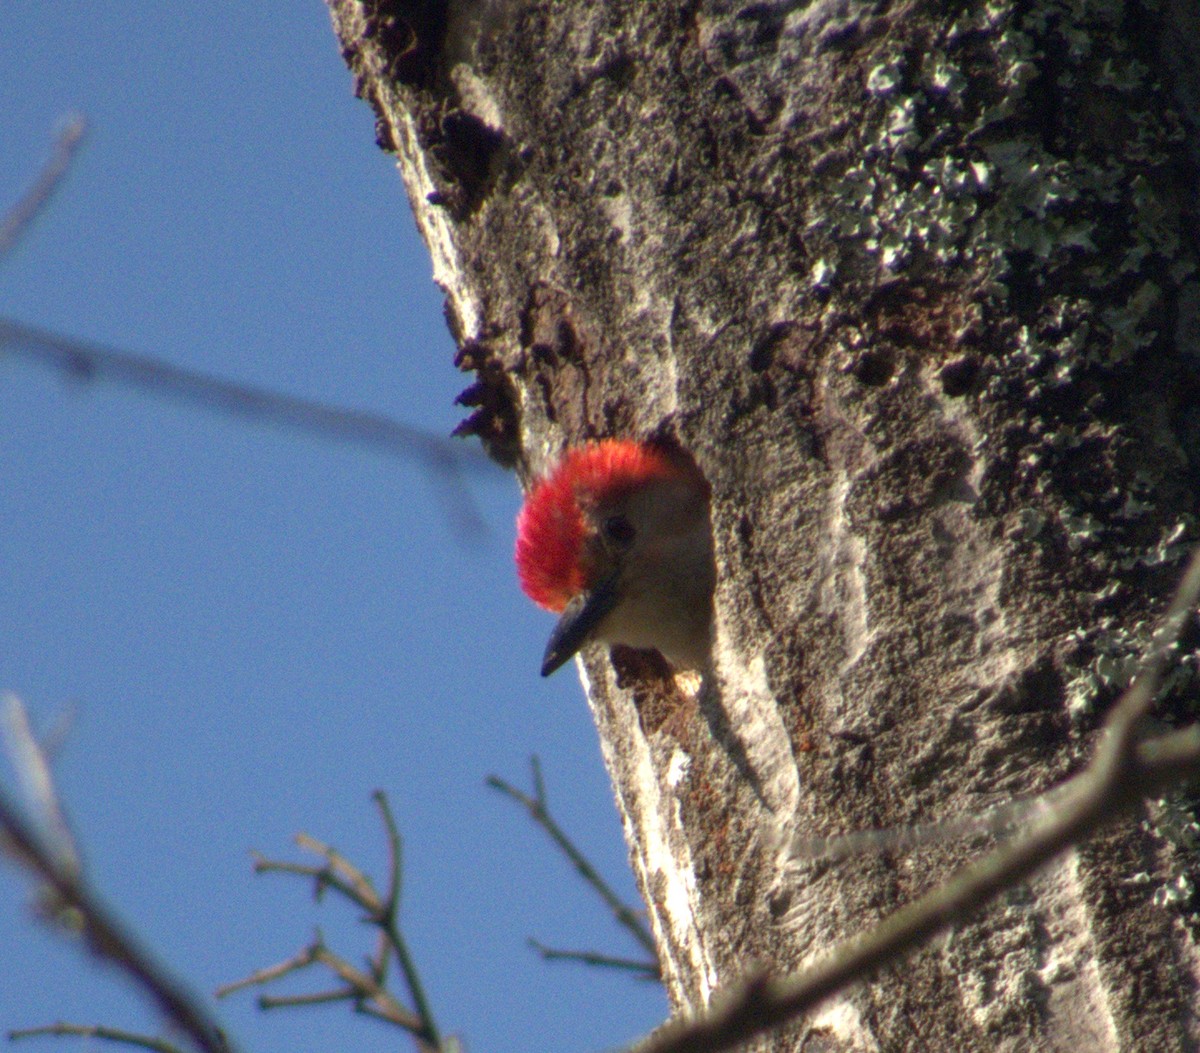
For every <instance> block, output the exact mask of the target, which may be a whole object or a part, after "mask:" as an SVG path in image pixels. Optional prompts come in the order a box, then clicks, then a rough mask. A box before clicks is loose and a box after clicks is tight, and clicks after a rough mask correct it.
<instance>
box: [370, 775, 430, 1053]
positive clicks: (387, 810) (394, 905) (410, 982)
mask: <svg viewBox="0 0 1200 1053" xmlns="http://www.w3.org/2000/svg"><path fill="white" fill-rule="evenodd" d="M371 799H372V800H373V801H374V802H375V804H376V806H377V807H378V808H379V816H380V818H381V819H382V820H383V826H384V830H385V831H386V833H387V839H388V856H389V873H388V896H387V901H386V904H385V906H384V908H383V910H382V911H381V913H380V915H379V917H378V918H376V919H375V922H376V924H377V925H379V928H380V931H382V932H384V933H385V934H386V935H387V938H388V941H389V942H390V943H391V945H392V950H393V951H394V952H395V954H396V961H397V962H399V963H400V971H401V972H402V973H403V974H404V983H405V986H406V987H407V988H408V993H409V997H411V998H412V1003H413V1008H414V1009H416V1011H417V1016H419V1017H420V1019H421V1025H422V1026H421V1033H422V1034H423V1035H424V1037H425V1040H426V1041H427V1042H428V1043H429V1045H430V1046H432V1047H433V1049H435V1050H439V1049H441V1048H442V1036H441V1033H440V1032H439V1030H438V1026H437V1022H436V1021H435V1019H434V1016H433V1008H432V1006H430V1004H429V999H428V997H427V996H426V994H425V986H424V984H422V983H421V977H420V974H419V973H418V972H417V966H416V963H415V962H414V961H413V958H412V955H411V954H410V953H409V950H408V943H407V941H405V939H404V934H403V933H402V932H401V931H400V918H399V910H400V889H401V883H402V881H403V873H402V871H403V867H402V865H401V864H402V860H403V845H402V842H401V840H400V830H399V828H398V827H397V826H396V819H395V816H394V815H393V814H392V809H391V806H390V805H389V804H388V799H387V796H386V795H385V794H384V792H383V791H382V790H376V791H375V792H374V793H373V794H371ZM382 958H383V956H381V960H382Z"/></svg>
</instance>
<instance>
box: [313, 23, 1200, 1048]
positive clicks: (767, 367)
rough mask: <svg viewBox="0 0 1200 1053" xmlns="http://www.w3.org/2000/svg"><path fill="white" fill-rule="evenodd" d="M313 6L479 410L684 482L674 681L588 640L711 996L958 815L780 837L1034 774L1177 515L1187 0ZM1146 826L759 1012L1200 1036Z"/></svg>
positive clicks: (1081, 705) (1183, 876) (967, 802)
mask: <svg viewBox="0 0 1200 1053" xmlns="http://www.w3.org/2000/svg"><path fill="white" fill-rule="evenodd" d="M330 3H331V7H332V10H333V17H334V23H335V26H336V29H337V32H338V34H339V37H340V39H341V41H342V45H343V49H344V54H345V57H346V59H347V62H348V63H349V65H350V67H351V69H352V70H353V71H354V73H355V74H356V75H357V77H358V85H359V91H360V93H361V94H362V95H363V97H365V98H367V99H369V100H370V101H371V103H372V104H373V105H374V107H375V109H376V112H377V114H378V116H379V135H380V141H381V143H382V144H383V145H384V146H385V147H386V148H388V149H390V150H393V151H395V153H396V155H397V157H398V160H399V164H400V168H401V171H402V173H403V176H404V179H405V183H406V185H407V188H408V193H409V197H410V200H411V203H412V206H413V210H414V212H415V213H416V217H417V222H418V225H419V226H420V228H421V230H422V232H423V234H424V236H425V239H426V241H427V242H428V244H429V247H430V250H431V252H432V255H433V259H434V267H435V278H436V280H437V281H438V282H439V283H440V284H441V286H442V287H443V289H444V290H445V292H446V296H447V314H448V317H449V320H450V324H451V327H452V329H453V332H454V335H455V337H456V339H457V340H458V341H459V344H460V347H461V352H460V362H461V363H462V364H463V365H464V366H465V367H467V368H470V369H473V370H475V371H476V372H477V373H478V382H477V383H476V384H474V385H473V386H472V387H471V388H469V389H468V391H467V392H466V393H465V394H464V398H465V401H466V403H467V404H468V405H471V406H474V407H477V409H476V412H475V413H474V414H473V415H472V417H471V418H470V420H469V421H467V422H466V424H465V430H469V431H473V432H476V433H478V434H479V435H480V436H481V437H482V438H483V440H484V441H485V443H486V444H487V445H488V447H489V449H490V450H491V451H492V452H493V453H494V454H495V455H496V456H497V457H498V458H500V459H501V460H503V461H505V462H506V463H509V464H513V465H515V466H516V467H517V468H518V470H519V472H520V474H521V476H522V478H523V479H526V480H527V479H528V478H529V477H530V476H531V475H532V474H534V473H536V472H538V471H540V470H542V469H544V468H545V467H546V465H547V464H548V463H549V462H550V461H551V460H552V459H553V457H554V456H555V454H556V453H558V452H559V451H560V450H561V449H562V448H563V447H564V446H565V445H567V444H570V443H575V442H579V441H582V440H584V439H587V438H590V437H599V436H608V435H632V436H639V437H644V436H649V435H654V436H657V437H660V438H666V439H671V440H674V441H676V442H678V443H679V445H681V446H682V447H683V448H685V449H687V450H688V451H690V452H691V453H692V455H693V456H694V457H695V459H696V461H697V462H698V463H699V465H700V466H701V467H702V468H703V470H704V471H705V473H706V474H707V476H708V479H709V481H710V482H711V484H712V489H713V502H712V524H713V532H714V538H715V546H716V553H717V567H718V586H717V595H716V610H717V624H716V644H715V659H716V668H715V673H714V674H713V675H711V676H710V677H708V681H707V682H706V684H705V686H704V689H703V690H702V691H700V692H699V693H698V694H697V693H696V692H693V691H689V690H688V685H686V684H676V683H675V681H673V680H672V679H671V678H670V677H669V676H665V675H663V671H662V669H661V667H659V666H658V665H656V663H654V662H651V661H648V660H646V659H645V658H644V656H639V655H638V654H636V653H616V654H614V655H612V656H610V655H609V654H608V653H607V652H604V651H602V650H601V649H599V648H593V649H591V653H588V655H587V656H586V660H585V661H584V663H583V667H584V681H585V685H586V688H587V692H588V697H589V700H590V703H591V705H592V708H593V712H594V714H595V718H596V724H597V728H598V730H599V733H600V737H601V742H602V745H603V750H604V756H605V758H606V761H607V763H608V767H609V770H610V772H611V774H612V779H613V784H614V788H615V791H616V796H617V801H618V804H619V807H620V809H621V812H622V815H623V817H624V822H625V831H626V835H627V837H628V840H629V844H630V851H631V855H632V860H633V866H634V870H635V872H636V874H637V878H638V881H639V883H640V886H641V888H642V891H643V894H644V896H645V899H646V903H647V905H648V906H649V909H650V916H651V919H652V922H653V925H654V928H655V932H656V935H657V938H658V942H659V947H660V954H661V958H662V961H663V964H664V969H665V974H666V978H667V983H668V986H669V989H670V994H671V997H672V999H673V1002H674V1005H675V1006H676V1008H677V1009H678V1010H680V1011H699V1010H701V1009H703V1008H704V1006H705V1005H706V1004H707V1003H708V1001H709V999H710V997H711V996H712V994H713V993H714V991H716V990H717V989H718V988H719V987H721V986H722V985H725V984H727V983H729V982H730V981H731V980H733V979H735V978H736V977H738V976H739V975H741V974H743V973H744V972H745V971H746V970H747V969H748V968H750V967H751V966H752V965H763V964H765V965H767V966H769V967H771V968H773V969H776V970H792V969H795V968H798V967H801V966H803V965H804V963H805V962H807V961H811V960H813V959H814V958H816V957H817V956H820V955H822V954H824V953H826V952H828V951H829V949H830V948H832V947H833V946H834V945H835V944H836V943H837V942H838V941H839V940H841V939H843V938H844V937H846V936H847V935H850V934H853V933H855V932H857V931H859V930H861V929H863V928H864V927H866V926H869V925H871V924H872V923H873V922H874V921H876V920H877V919H879V918H881V917H883V916H885V915H886V914H888V913H889V912H891V911H892V910H894V909H895V908H896V907H897V906H899V905H901V904H903V903H905V902H908V901H910V900H912V899H914V898H915V897H917V896H918V895H920V894H921V893H922V892H924V891H926V890H927V889H929V888H930V887H931V886H933V885H934V884H936V883H938V882H940V881H941V880H943V879H944V878H945V877H946V875H947V874H949V873H951V872H952V871H953V870H954V869H955V868H956V867H958V866H960V865H962V864H963V863H964V861H966V860H968V859H970V858H973V856H974V855H975V854H977V853H978V851H979V849H980V845H979V843H978V841H976V842H974V843H962V842H948V841H947V842H941V843H932V844H926V845H923V846H920V847H918V848H916V849H915V850H913V851H908V852H884V853H876V854H867V855H858V856H854V857H852V858H850V859H849V860H846V861H843V862H840V863H837V864H829V863H823V862H819V861H818V862H812V861H807V862H806V861H805V859H804V857H803V852H800V853H799V855H797V854H796V853H795V852H793V851H792V840H793V838H795V837H800V838H801V839H803V838H809V837H812V838H816V837H821V836H827V835H830V834H836V833H839V832H844V831H854V830H862V829H864V828H876V827H880V828H888V827H897V826H901V827H902V826H907V825H911V824H918V823H928V822H937V821H941V820H945V819H948V818H951V817H960V816H962V815H964V814H968V815H969V814H974V813H978V812H981V811H983V810H985V809H987V808H989V807H991V806H993V805H997V804H1001V803H1003V802H1006V801H1009V800H1011V799H1012V798H1013V797H1015V796H1018V795H1023V794H1029V793H1033V792H1036V791H1040V790H1043V789H1045V788H1046V787H1048V786H1051V785H1053V784H1055V783H1056V782H1058V781H1060V780H1061V779H1062V778H1063V776H1064V775H1065V774H1067V773H1068V772H1070V771H1072V770H1073V769H1075V768H1077V767H1078V766H1079V764H1080V763H1081V761H1082V760H1083V759H1084V758H1085V757H1086V755H1087V753H1088V750H1089V747H1090V744H1091V741H1092V740H1093V738H1094V734H1095V731H1096V728H1097V725H1098V722H1099V720H1100V719H1101V718H1102V716H1103V713H1104V711H1105V708H1106V706H1107V705H1108V704H1109V703H1111V701H1112V700H1113V698H1114V697H1115V695H1116V694H1117V692H1118V691H1119V690H1120V688H1121V687H1122V686H1123V684H1124V682H1125V679H1126V678H1127V677H1128V673H1129V670H1130V667H1131V662H1132V659H1133V658H1134V657H1135V656H1136V655H1138V654H1139V653H1140V650H1141V648H1142V647H1143V645H1144V644H1145V642H1146V639H1147V635H1148V631H1149V628H1150V626H1151V623H1152V618H1153V616H1154V614H1155V613H1156V612H1157V611H1158V610H1160V609H1161V606H1162V604H1163V601H1164V599H1165V597H1166V596H1167V595H1168V594H1169V592H1170V590H1171V589H1172V587H1173V585H1174V583H1175V580H1176V578H1177V576H1178V573H1179V571H1180V567H1181V562H1180V561H1181V559H1182V557H1183V555H1184V554H1185V551H1186V549H1187V547H1188V546H1189V544H1190V543H1191V542H1193V541H1194V540H1195V539H1196V537H1197V535H1198V533H1200V531H1198V529H1197V522H1196V519H1195V518H1194V512H1195V509H1196V498H1197V484H1198V483H1200V473H1198V464H1197V459H1198V457H1200V365H1198V363H1200V284H1198V282H1197V270H1196V260H1197V252H1198V247H1200V236H1198V235H1200V230H1198V229H1197V227H1198V224H1197V218H1198V211H1200V210H1198V201H1197V188H1198V186H1200V181H1198V168H1200V166H1198V164H1197V162H1198V160H1200V135H1198V131H1197V130H1198V128H1200V73H1198V72H1197V71H1198V70H1200V14H1198V13H1197V12H1198V8H1197V6H1196V4H1195V2H1194V0H1143V2H1140V3H1139V2H1135V0H1126V2H1122V0H993V2H991V3H988V4H984V3H967V2H962V3H956V2H952V0H909V2H895V3H888V2H886V0H879V2H876V3H866V2H859V0H814V2H812V3H808V4H803V3H787V2H774V3H772V2H766V3H755V4H736V3H734V4H730V3H724V2H721V0H692V2H688V3H680V4H668V3H656V2H645V3H642V2H637V0H626V2H624V3H620V2H617V3H596V2H595V0H560V2H558V3H553V4H551V3H547V2H533V0H530V2H528V3H525V2H523V3H515V2H506V0H493V2H490V3H487V2H479V3H475V4H469V3H467V2H465V0H464V2H462V3H456V4H453V5H450V6H449V7H444V6H442V5H439V4H436V3H422V4H417V3H411V4H409V3H404V2H399V0H393V2H390V3H388V2H382V0H330ZM1188 646H1189V647H1192V646H1195V640H1191V639H1190V640H1189V641H1188ZM1193 658H1194V656H1193ZM535 660H536V656H530V661H531V662H533V661H535ZM1196 668H1197V664H1196V662H1195V661H1191V662H1190V663H1188V662H1185V663H1184V664H1183V665H1182V666H1181V667H1180V670H1181V671H1180V670H1177V671H1176V674H1175V675H1174V677H1173V679H1172V681H1171V684H1170V691H1168V692H1167V693H1166V695H1165V697H1164V699H1163V700H1162V701H1161V702H1160V704H1159V706H1160V715H1161V717H1162V719H1163V720H1169V721H1179V720H1183V719H1191V711H1192V709H1193V708H1194V707H1195V706H1196V700H1197V692H1196V686H1195V681H1194V678H1193V673H1194V671H1195V669H1196ZM1152 818H1153V821H1152V822H1151V823H1150V824H1147V823H1145V821H1144V819H1145V817H1143V816H1135V817H1132V818H1130V819H1128V820H1126V821H1123V822H1121V823H1119V824H1117V825H1114V826H1113V827H1111V828H1110V831H1109V832H1108V833H1107V834H1106V835H1105V836H1102V837H1100V838H1097V839H1095V840H1094V841H1092V842H1090V843H1088V844H1085V845H1082V846H1078V847H1075V848H1072V849H1070V850H1069V851H1067V852H1065V853H1064V854H1063V855H1062V856H1061V857H1060V858H1059V859H1058V861H1057V862H1056V863H1055V864H1053V865H1052V866H1051V867H1049V868H1048V869H1046V870H1045V871H1044V872H1042V873H1041V874H1039V875H1038V876H1037V877H1036V878H1035V879H1033V880H1032V881H1030V882H1028V883H1027V884H1026V885H1024V886H1022V887H1021V888H1019V889H1017V890H1014V891H1013V892H1011V893H1010V894H1009V895H1008V896H1007V898H1005V899H1004V900H1002V901H1001V902H999V903H997V904H995V905H993V906H992V907H991V908H990V909H988V910H987V911H985V912H983V913H982V914H980V915H979V916H977V917H974V918H971V919H969V920H967V921H965V922H963V923H962V924H959V925H958V926H957V927H956V928H955V929H954V931H953V932H952V933H951V935H950V936H949V937H947V938H946V939H944V940H943V941H941V942H939V943H938V944H937V945H934V946H930V947H927V948H925V949H923V950H922V951H920V952H918V953H916V954H915V955H912V956H911V957H910V958H909V959H907V960H906V961H904V962H903V963H901V964H899V965H895V966H891V967H888V968H886V969H884V970H881V971H880V972H879V973H878V974H876V975H875V976H874V977H872V978H871V980H870V981H869V982H866V983H863V984H860V985H859V986H858V987H857V988H855V989H853V990H851V991H848V992H846V993H845V994H844V995H843V996H841V997H840V998H838V999H836V1000H834V1001H833V1002H831V1003H827V1004H826V1005H825V1007H824V1008H823V1009H821V1010H820V1011H819V1012H817V1013H816V1014H815V1015H813V1016H812V1017H811V1018H809V1019H807V1020H805V1021H798V1022H797V1023H796V1024H795V1025H794V1026H792V1027H791V1028H789V1029H788V1030H787V1032H786V1033H782V1034H777V1035H775V1036H773V1037H771V1038H769V1039H765V1040H764V1041H763V1043H762V1047H761V1048H764V1049H768V1048H769V1049H773V1050H799V1049H801V1048H803V1049H805V1050H808V1051H812V1050H816V1049H828V1050H876V1049H878V1050H886V1051H890V1050H903V1049H914V1050H953V1051H964V1050H996V1049H1003V1050H1022V1051H1023V1050H1071V1051H1076V1053H1083V1051H1091V1050H1097V1051H1106V1050H1118V1049H1119V1050H1131V1051H1132V1050H1138V1051H1143V1050H1147V1051H1148V1050H1154V1051H1157V1050H1178V1049H1195V1048H1198V1047H1200V1019H1198V1016H1197V1014H1198V1012H1200V1005H1198V995H1197V979H1198V978H1200V967H1198V958H1197V949H1196V946H1195V939H1194V937H1195V933H1196V932H1197V923H1198V922H1200V915H1198V913H1197V910H1198V908H1200V900H1198V897H1197V896H1196V894H1195V892H1194V887H1193V882H1194V881H1195V879H1196V878H1197V876H1198V870H1200V868H1198V866H1197V857H1196V854H1195V851H1194V850H1193V848H1192V841H1191V840H1190V838H1192V837H1194V830H1195V826H1194V824H1193V821H1192V817H1191V814H1190V812H1187V811H1185V810H1184V809H1183V807H1182V806H1181V805H1180V803H1179V802H1173V803H1171V804H1169V805H1164V806H1163V807H1162V808H1160V809H1158V810H1157V811H1156V813H1155V815H1154V816H1153V817H1152Z"/></svg>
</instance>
